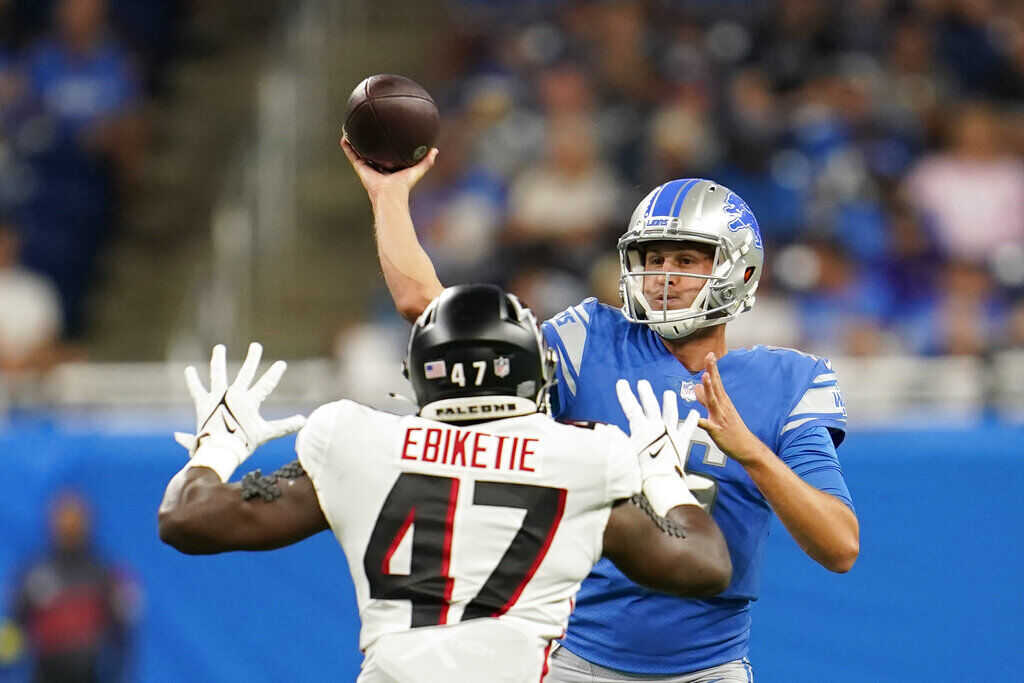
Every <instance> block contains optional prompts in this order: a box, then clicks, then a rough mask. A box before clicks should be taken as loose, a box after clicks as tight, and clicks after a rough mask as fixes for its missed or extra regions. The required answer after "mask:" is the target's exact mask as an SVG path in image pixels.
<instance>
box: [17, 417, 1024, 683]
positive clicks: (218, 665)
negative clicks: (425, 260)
mask: <svg viewBox="0 0 1024 683" xmlns="http://www.w3.org/2000/svg"><path fill="white" fill-rule="evenodd" d="M170 431H171V430H170V428H168V429H167V431H166V432H165V433H163V434H153V433H152V432H151V430H147V431H146V432H145V433H134V434H123V433H120V434H119V433H116V430H114V431H112V430H109V429H106V430H99V429H94V428H91V427H89V426H83V425H81V424H79V425H77V426H70V425H65V424H60V423H56V422H54V421H52V420H40V421H19V422H16V423H13V424H11V425H9V426H8V427H7V428H5V429H2V430H0V463H2V464H3V476H4V478H3V481H4V491H3V493H2V494H0V521H2V524H0V534H2V540H0V591H2V594H3V597H4V600H5V602H4V603H3V606H0V613H2V611H3V610H4V609H6V604H7V602H6V600H7V597H8V596H9V595H10V592H11V590H12V582H13V581H14V577H15V573H16V571H17V568H18V567H19V566H20V565H22V564H23V563H24V562H25V561H26V560H28V559H29V558H30V557H32V556H34V555H35V554H37V553H39V552H40V551H41V550H42V549H43V545H44V539H45V532H44V520H43V510H44V509H45V504H46V500H47V498H48V497H49V495H50V494H51V493H52V492H54V491H55V490H57V488H59V487H60V486H61V485H66V484H73V485H75V486H76V487H78V488H79V489H81V490H84V491H85V493H86V494H88V495H89V496H90V497H91V499H92V501H93V503H94V505H95V510H96V527H97V545H98V548H99V549H100V551H101V552H102V554H103V555H104V556H105V557H107V558H109V559H110V560H112V561H114V562H117V563H120V564H122V565H124V566H126V567H127V568H128V569H129V570H130V571H131V572H132V573H133V574H134V575H135V576H136V577H137V578H138V579H139V581H140V582H141V584H142V590H143V602H142V610H141V615H140V619H139V624H138V629H137V647H136V657H135V669H136V672H137V677H136V679H137V680H141V681H168V682H170V681H180V680H277V679H281V678H283V677H285V676H287V677H288V678H289V679H294V680H353V679H354V678H355V676H356V673H357V672H358V668H359V662H360V660H361V656H360V654H359V651H358V645H357V638H358V621H357V617H356V608H355V597H354V594H353V591H352V585H351V581H350V579H349V574H348V566H347V564H346V561H345V557H344V555H343V554H342V552H341V550H340V549H339V548H338V547H337V545H336V544H335V542H334V539H333V537H332V536H331V535H330V534H326V533H325V534H321V535H320V536H318V537H316V538H313V539H309V540H307V541H305V542H303V543H301V544H299V545H297V546H294V547H291V548H287V549H284V550H279V551H274V552H270V553H237V554H233V555H221V556H212V557H188V556H185V555H181V554H179V553H177V552H176V551H174V550H172V549H171V548H169V547H166V546H164V545H162V544H161V543H160V541H159V539H158V538H157V531H156V508H157V505H158V504H159V501H160V498H161V496H162V493H163V488H164V486H165V484H166V482H167V481H168V480H169V479H170V477H171V476H172V475H173V474H174V472H176V471H177V470H178V469H179V468H180V467H181V465H182V464H183V462H184V453H183V451H182V450H181V449H180V448H179V447H178V446H177V445H175V444H174V443H173V441H172V440H171V437H170ZM1022 443H1024V428H1021V427H1008V426H1000V425H985V426H983V427H978V428H976V429H971V430H961V431H942V432H935V431H931V432H925V431H914V432H886V433H857V432H854V433H853V434H851V435H850V436H849V437H848V439H847V441H846V443H845V444H844V445H843V446H842V447H841V448H840V450H839V454H840V458H841V460H842V463H843V468H844V471H845V473H846V477H847V481H848V482H849V485H850V490H851V492H852V493H853V497H854V501H855V503H856V506H857V512H858V515H859V516H860V521H861V554H860V559H859V560H858V561H857V564H856V566H855V567H854V568H853V570H852V571H851V572H850V573H849V574H847V575H842V576H839V575H833V574H829V573H828V572H826V571H825V570H823V569H821V568H820V567H818V566H817V565H816V564H814V562H813V561H812V560H810V559H809V558H807V557H806V556H805V555H804V554H803V553H801V552H800V551H799V549H798V548H797V547H796V545H795V544H794V543H793V541H792V540H791V539H790V538H789V536H788V534H786V533H785V531H784V530H783V529H781V527H778V526H777V525H776V527H775V528H774V529H773V532H772V536H771V539H770V542H769V547H768V553H769V555H770V561H769V562H767V563H766V564H765V568H766V571H765V574H764V576H763V581H762V595H761V600H759V601H758V602H757V603H756V604H755V605H754V607H753V623H754V630H753V637H752V643H753V644H752V650H751V655H750V658H751V661H752V663H753V665H754V669H755V671H756V672H757V677H758V680H761V681H769V682H770V681H821V680H828V681H830V682H838V681H850V682H854V681H856V682H858V683H860V682H862V681H865V680H900V681H929V682H931V681H944V680H959V678H958V674H957V672H959V671H964V670H972V669H968V666H969V665H971V664H975V663H976V662H978V661H984V662H986V672H987V673H986V677H988V678H991V679H993V680H1011V679H1012V678H1013V677H1014V676H1013V675H1011V667H1014V665H1013V659H1012V657H1010V656H1008V654H1009V653H1010V652H1013V651H1015V649H1014V648H1015V647H1016V645H1017V643H1016V640H1017V635H1018V634H1020V633H1021V632H1024V609H1021V601H1020V598H1019V595H1018V591H1017V590H1016V574H1017V572H1018V570H1019V569H1018V568H1019V567H1021V566H1024V551H1022V549H1021V544H1020V538H1021V537H1022V532H1024V508H1022V506H1021V505H1020V499H1019V496H1020V492H1021V491H1022V490H1024V457H1022V455H1024V447H1022V446H1021V444H1022ZM293 444H294V440H293V439H289V440H287V441H281V442H278V443H273V444H270V445H268V447H266V448H265V449H263V450H262V451H261V452H260V453H259V454H258V455H257V456H255V457H254V458H253V459H252V461H250V462H249V463H246V465H245V466H243V468H242V469H243V470H245V471H248V470H249V469H253V468H256V467H261V468H262V469H263V470H264V472H267V471H271V470H273V469H274V468H276V467H277V466H279V465H280V464H282V463H284V462H287V461H288V460H290V459H292V457H293V455H292V450H291V449H292V448H293ZM286 672H287V673H286ZM1012 673H1013V674H1015V673H1016V670H1015V667H1014V668H1013V669H1012ZM7 679H10V680H21V678H20V676H19V674H18V672H17V671H14V672H12V671H10V670H8V671H6V673H5V671H4V669H3V668H2V666H0V680H7Z"/></svg>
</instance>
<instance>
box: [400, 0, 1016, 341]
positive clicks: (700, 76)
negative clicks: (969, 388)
mask: <svg viewBox="0 0 1024 683" xmlns="http://www.w3.org/2000/svg"><path fill="white" fill-rule="evenodd" d="M449 7H450V13H449V18H448V22H449V26H448V30H447V36H448V37H447V39H446V40H445V42H444V43H443V45H441V46H439V48H438V50H437V51H436V54H437V58H436V60H435V63H434V64H433V68H434V69H435V71H434V73H433V74H432V76H431V78H432V79H433V80H432V81H430V84H431V90H432V92H433V93H434V94H435V99H437V100H438V103H439V106H440V108H441V111H442V112H443V116H442V120H443V130H442V135H441V140H440V141H439V143H438V146H439V148H440V150H441V153H440V155H439V157H438V160H437V165H436V167H435V168H434V170H432V171H431V173H429V174H427V176H426V177H425V179H424V180H423V181H422V183H421V186H420V187H418V188H417V191H416V192H415V193H414V195H413V202H414V205H413V216H414V220H415V223H416V225H417V227H418V229H419V230H420V235H421V239H422V240H423V241H424V243H425V246H426V247H427V249H428V252H429V253H430V254H431V256H432V257H433V259H434V260H435V263H436V264H437V266H438V271H439V275H440V277H441V279H442V281H443V282H455V281H465V280H490V281H499V282H501V283H503V284H506V285H507V286H509V287H510V288H511V289H512V290H513V291H517V292H519V293H520V294H521V295H522V296H523V297H524V298H525V299H526V300H527V302H528V303H529V304H531V305H532V306H533V307H534V308H535V309H536V310H537V312H538V313H539V314H540V315H543V316H549V315H551V314H553V313H555V312H557V311H559V310H561V309H562V308H563V307H565V306H567V305H570V304H574V303H577V302H579V301H580V299H581V298H583V297H584V296H587V295H596V296H598V298H600V299H602V300H603V301H605V302H607V303H611V304H614V305H616V306H618V305H620V304H619V300H618V293H617V277H618V262H617V257H616V254H615V250H614V245H615V242H616V240H617V238H618V236H619V235H621V233H622V232H623V231H624V230H625V227H626V222H627V220H628V218H629V216H630V214H631V212H632V209H633V207H634V205H635V204H636V202H638V201H639V200H640V199H641V198H643V196H644V195H646V194H647V192H649V191H650V190H651V189H652V188H653V187H655V186H656V185H659V184H661V183H663V182H665V181H667V180H670V179H673V178H679V177H707V178H712V179H715V180H717V181H718V182H721V183H722V184H724V185H726V186H727V187H729V188H730V189H732V190H734V191H736V192H737V193H739V194H740V195H741V196H742V197H743V198H744V199H745V200H746V201H747V203H748V204H749V205H750V206H751V208H752V209H753V211H754V213H755V214H756V216H757V218H758V220H759V222H760V226H761V231H762V234H763V235H764V240H765V245H766V254H767V259H766V260H767V271H766V274H765V276H764V277H763V278H762V280H761V285H760V289H759V291H758V297H757V299H758V303H757V305H756V306H755V308H754V311H753V312H752V313H751V314H749V315H748V316H745V317H741V318H740V319H739V320H738V321H736V322H735V323H733V325H732V326H731V329H733V328H734V330H733V332H732V333H731V335H730V343H731V344H733V345H746V344H752V343H776V344H781V345H786V346H790V345H797V346H800V347H801V348H805V349H807V350H808V351H812V352H819V353H828V354H834V355H839V354H851V355H860V354H879V353H913V354H985V353H989V352H992V351H995V350H999V349H1002V348H1007V347H1024V296H1022V293H1024V3H1022V2H1020V1H1019V0H902V1H899V0H842V1H839V0H835V1H832V0H775V1H767V0H760V1H759V0H750V1H742V0H702V1H700V2H696V1H691V2H672V1H670V0H660V1H659V0H647V1H642V0H609V1H604V2H582V1H572V0H564V1H560V2H525V1H523V2H514V3H505V2H501V3H499V2H492V1H487V0H463V1H461V2H452V3H450V4H449Z"/></svg>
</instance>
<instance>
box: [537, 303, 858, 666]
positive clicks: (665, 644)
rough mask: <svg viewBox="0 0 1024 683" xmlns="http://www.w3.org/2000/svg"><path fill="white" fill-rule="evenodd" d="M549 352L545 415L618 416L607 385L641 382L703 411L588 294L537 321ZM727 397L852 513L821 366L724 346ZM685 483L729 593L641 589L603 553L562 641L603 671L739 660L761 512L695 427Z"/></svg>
mask: <svg viewBox="0 0 1024 683" xmlns="http://www.w3.org/2000/svg"><path fill="white" fill-rule="evenodd" d="M543 329H544V335H545V338H546V339H547V341H548V344H549V345H551V346H552V347H553V348H555V349H556V350H557V352H558V356H559V369H558V384H557V387H556V390H555V392H554V397H553V410H554V413H555V416H556V417H557V418H559V419H562V420H592V421H600V422H607V423H611V424H615V425H618V426H619V427H621V428H622V429H623V430H626V431H627V432H628V428H629V425H628V422H627V420H626V417H625V415H624V414H623V412H622V408H621V407H620V406H619V402H618V399H617V398H616V395H615V382H616V381H617V380H618V379H619V378H626V379H627V380H629V381H630V384H631V385H633V386H634V387H635V386H636V382H637V381H638V380H640V379H647V380H648V381H650V383H651V386H652V387H653V388H654V391H655V394H656V395H658V396H661V395H662V393H663V392H664V391H666V390H672V391H673V392H675V393H676V394H677V395H678V396H679V401H680V405H679V412H680V415H682V416H685V415H686V413H687V412H689V409H690V408H695V409H696V410H697V411H699V412H700V414H701V415H702V416H705V417H706V416H707V410H706V409H705V408H704V407H703V406H701V405H700V404H699V403H698V402H697V400H696V397H695V395H694V391H693V388H694V386H695V385H696V384H698V383H700V376H701V374H702V372H697V373H695V374H694V373H690V372H689V371H688V370H687V369H686V368H685V367H684V366H683V365H682V364H681V363H680V362H679V361H678V360H676V358H675V357H674V356H673V355H672V354H671V353H670V352H669V351H668V349H667V348H666V347H665V345H664V343H663V342H662V341H661V338H660V337H658V335H657V334H655V333H654V332H652V331H651V330H649V329H648V328H647V327H646V326H644V325H640V324H634V323H630V322H628V321H627V320H626V319H625V318H624V317H623V315H622V313H621V312H620V311H619V310H618V309H614V308H611V307H610V306H606V305H603V304H599V303H598V302H597V300H596V299H587V300H585V301H583V302H582V303H581V304H579V305H578V306H573V307H571V308H569V309H566V310H565V311H564V312H562V313H560V314H558V315H556V316H555V317H554V318H552V319H551V320H548V321H547V322H545V323H544V325H543ZM718 367H719V371H720V373H721V376H722V382H723V385H724V386H725V390H726V392H727V393H728V394H729V397H730V398H731V400H732V402H733V404H734V405H735V406H736V409H737V410H738V411H739V414H740V416H741V417H742V418H743V420H744V422H745V423H746V425H747V427H748V428H749V429H750V430H751V431H752V432H753V433H754V434H755V435H757V437H758V438H760V439H761V440H762V441H763V442H764V443H765V444H766V445H767V446H768V447H769V448H771V449H772V450H773V451H774V452H775V453H776V454H778V456H779V457H780V458H781V459H782V460H783V461H784V462H786V464H788V465H789V466H790V467H791V468H792V469H793V470H794V471H795V472H796V473H797V475H799V476H800V477H801V478H803V479H804V480H805V481H807V482H808V483H810V484H811V485H812V486H814V487H815V488H818V489H820V490H823V491H826V492H828V493H830V494H832V495H835V496H836V497H838V498H839V499H840V500H842V501H843V502H845V503H846V504H847V505H849V506H850V507H851V508H852V506H853V504H852V502H851V500H850V494H849V491H848V490H847V488H846V484H845V482H844V480H843V475H842V471H841V470H840V468H839V462H838V460H837V459H836V455H835V446H837V445H839V443H840V442H841V441H842V439H843V436H844V434H845V426H846V408H845V407H844V405H843V400H842V396H841V394H840V393H839V387H838V385H837V384H836V377H835V373H833V372H832V369H831V367H830V366H829V364H828V361H826V360H824V359H822V358H818V357H816V356H812V355H809V354H804V353H801V352H799V351H793V350H791V349H780V348H773V347H765V346H755V347H754V348H753V349H734V350H731V351H729V352H728V353H727V354H725V355H724V356H723V357H722V358H721V359H720V360H719V362H718ZM686 469H687V485H688V486H689V487H690V489H691V490H693V491H694V493H695V495H696V496H697V499H698V500H699V501H700V502H701V504H702V505H703V506H704V507H705V509H707V510H708V511H709V512H710V513H711V515H712V517H714V519H715V521H716V522H717V523H718V525H719V526H720V527H721V529H722V533H723V534H724V535H725V539H726V542H727V543H728V546H729V553H730V556H731V558H732V566H733V576H732V583H731V584H730V585H729V588H728V589H727V590H726V591H725V592H724V593H721V594H720V595H718V596H716V597H714V598H712V599H708V600H687V599H682V598H676V597H672V596H669V595H665V594H662V593H656V592H654V591H650V590H647V589H645V588H642V587H640V586H638V585H636V584H635V583H633V582H632V581H630V580H629V579H627V578H626V577H625V576H624V575H623V574H622V572H620V571H619V570H618V569H617V568H616V567H615V565H613V564H612V563H611V561H609V560H607V559H602V560H601V561H600V562H599V563H598V564H597V565H596V566H595V567H594V570H593V571H592V572H591V574H590V576H589V577H588V578H587V579H586V580H585V581H584V582H583V586H582V588H581V590H580V592H579V594H578V595H577V601H576V609H575V611H574V612H573V615H572V617H571V619H570V621H569V628H568V631H567V632H566V635H565V638H564V640H563V644H564V645H565V646H566V647H567V648H568V649H569V650H570V651H572V652H574V653H575V654H577V655H579V656H581V657H584V658H585V659H587V660H589V661H591V662H594V663H595V664H600V665H601V666H606V667H610V668H613V669H620V670H623V671H630V672H635V673H652V674H668V673H686V672H691V671H698V670H700V669H704V668H707V667H710V666H715V665H717V664H721V663H724V662H728V661H732V660H735V659H740V658H742V657H745V656H746V655H747V644H748V639H749V634H750V615H749V610H750V603H751V601H753V600H756V599H757V595H758V588H759V574H760V567H761V560H762V557H763V554H764V547H765V542H766V540H767V538H768V529H769V523H770V521H771V515H772V512H771V508H770V507H769V505H768V503H767V502H766V501H765V499H764V497H763V496H762V495H761V492H760V491H759V490H758V488H757V487H756V486H755V485H754V482H753V481H752V480H751V479H750V477H749V476H748V475H747V473H746V471H745V470H744V469H743V467H742V466H741V465H740V464H739V463H737V462H735V461H733V460H732V459H731V458H729V457H727V456H726V455H725V454H724V453H723V452H722V451H721V450H720V449H719V448H718V447H717V446H715V444H714V442H713V441H712V440H711V438H710V437H709V436H707V434H706V433H705V432H703V431H701V430H698V432H697V436H696V437H695V438H694V442H693V444H692V446H691V448H690V451H689V453H688V454H687V458H686Z"/></svg>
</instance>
